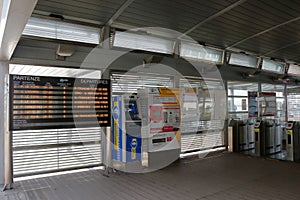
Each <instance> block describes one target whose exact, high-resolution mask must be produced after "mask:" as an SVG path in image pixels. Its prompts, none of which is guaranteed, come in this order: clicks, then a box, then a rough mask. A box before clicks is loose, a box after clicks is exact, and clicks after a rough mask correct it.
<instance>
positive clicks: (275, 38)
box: [236, 20, 300, 55]
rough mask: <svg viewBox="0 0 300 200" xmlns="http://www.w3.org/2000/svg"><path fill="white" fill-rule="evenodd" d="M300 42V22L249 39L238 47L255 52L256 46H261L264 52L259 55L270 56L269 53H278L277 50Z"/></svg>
mask: <svg viewBox="0 0 300 200" xmlns="http://www.w3.org/2000/svg"><path fill="white" fill-rule="evenodd" d="M298 41H300V20H298V21H295V22H293V23H290V24H287V25H285V26H282V27H280V28H277V29H274V30H272V31H270V32H267V33H265V34H262V35H260V36H258V37H255V38H252V39H249V40H247V41H245V42H243V43H241V44H240V45H237V46H236V47H237V48H239V49H244V50H248V51H252V52H254V51H257V46H256V45H258V44H259V45H261V46H263V47H264V50H263V51H261V50H260V51H258V52H257V53H259V54H264V55H269V52H274V53H276V50H278V49H281V48H283V47H284V46H286V45H289V44H294V43H296V42H298ZM273 55H274V54H273ZM275 55H276V54H275Z"/></svg>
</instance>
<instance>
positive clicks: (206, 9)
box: [117, 0, 237, 32]
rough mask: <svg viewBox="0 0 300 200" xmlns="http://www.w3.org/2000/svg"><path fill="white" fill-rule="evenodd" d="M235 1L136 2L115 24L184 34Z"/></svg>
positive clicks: (166, 0) (155, 0) (154, 0)
mask: <svg viewBox="0 0 300 200" xmlns="http://www.w3.org/2000/svg"><path fill="white" fill-rule="evenodd" d="M236 1H237V0H230V1H224V0H222V1H221V0H212V1H196V0H192V1H180V0H173V1H169V0H151V1H149V0H136V1H134V2H133V3H132V4H131V5H130V6H129V7H128V8H127V9H126V10H125V11H124V12H123V13H122V14H121V15H120V17H119V18H118V19H117V22H119V23H123V24H128V25H134V26H137V27H149V26H150V27H157V26H158V27H163V28H169V29H173V30H176V31H179V32H184V31H186V30H188V29H190V28H191V27H193V26H194V25H196V24H197V23H199V22H201V21H202V20H204V19H205V18H207V17H209V16H211V15H213V14H214V13H217V12H218V11H220V10H222V9H224V8H225V7H227V6H229V5H231V4H232V3H234V2H236Z"/></svg>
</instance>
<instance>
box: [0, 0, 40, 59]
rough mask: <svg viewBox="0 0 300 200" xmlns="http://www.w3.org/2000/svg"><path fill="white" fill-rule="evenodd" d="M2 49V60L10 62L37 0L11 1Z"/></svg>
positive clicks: (0, 51)
mask: <svg viewBox="0 0 300 200" xmlns="http://www.w3.org/2000/svg"><path fill="white" fill-rule="evenodd" d="M10 1H11V2H10V6H9V10H8V15H7V20H6V25H5V27H4V32H3V39H2V43H1V45H0V46H1V48H0V60H2V61H8V60H10V58H11V56H12V54H13V52H14V50H15V48H16V46H17V44H18V42H19V39H20V37H21V35H22V32H23V30H24V27H25V25H26V23H27V21H28V19H29V17H30V15H31V13H32V11H33V9H34V7H35V5H36V3H37V0H22V1H20V0H10Z"/></svg>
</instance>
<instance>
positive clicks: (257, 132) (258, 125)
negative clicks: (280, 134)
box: [254, 120, 265, 156]
mask: <svg viewBox="0 0 300 200" xmlns="http://www.w3.org/2000/svg"><path fill="white" fill-rule="evenodd" d="M254 139H255V140H254V146H255V152H254V155H256V156H262V155H265V152H264V149H265V148H264V142H263V141H264V140H265V139H264V129H263V121H262V120H256V122H255V123H254Z"/></svg>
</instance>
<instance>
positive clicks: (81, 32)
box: [22, 17, 100, 44]
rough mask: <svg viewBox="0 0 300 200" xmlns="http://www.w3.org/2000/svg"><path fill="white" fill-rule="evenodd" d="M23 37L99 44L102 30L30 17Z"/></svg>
mask: <svg viewBox="0 0 300 200" xmlns="http://www.w3.org/2000/svg"><path fill="white" fill-rule="evenodd" d="M22 34H23V35H28V36H36V37H43V38H50V39H58V40H66V41H74V42H82V43H90V44H99V43H100V28H97V27H91V26H84V25H79V24H72V23H67V22H63V21H55V20H49V19H42V18H35V17H30V19H29V20H28V22H27V24H26V26H25V29H24V31H23V33H22Z"/></svg>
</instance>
